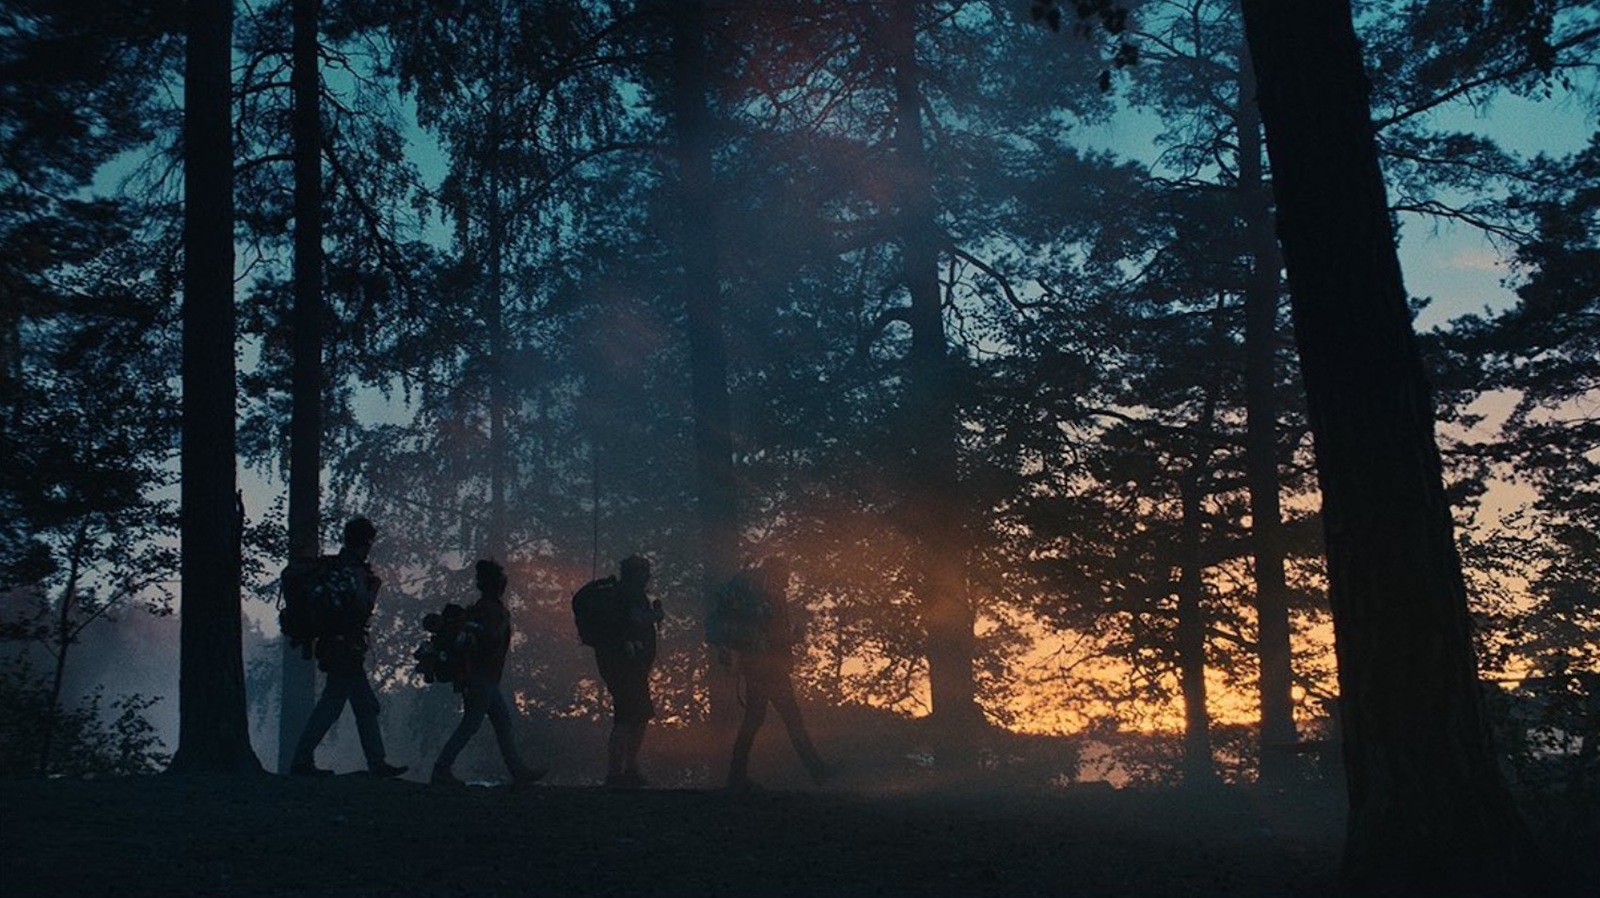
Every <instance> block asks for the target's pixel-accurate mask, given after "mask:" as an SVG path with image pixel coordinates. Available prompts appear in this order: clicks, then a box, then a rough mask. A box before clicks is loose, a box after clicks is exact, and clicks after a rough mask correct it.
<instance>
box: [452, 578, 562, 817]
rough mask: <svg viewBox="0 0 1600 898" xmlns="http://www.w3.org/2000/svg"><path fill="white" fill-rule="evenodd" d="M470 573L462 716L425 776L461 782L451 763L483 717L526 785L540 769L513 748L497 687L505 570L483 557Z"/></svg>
mask: <svg viewBox="0 0 1600 898" xmlns="http://www.w3.org/2000/svg"><path fill="white" fill-rule="evenodd" d="M473 574H474V581H475V583H476V586H477V589H478V600H477V601H476V602H473V603H472V604H471V605H469V606H467V616H466V628H465V633H466V642H467V645H466V651H467V658H468V662H467V663H468V666H467V671H466V675H465V678H464V679H463V680H461V681H460V682H459V683H458V685H459V686H460V687H461V722H460V723H459V724H457V725H456V728H455V731H454V732H453V733H451V734H450V738H449V739H448V740H447V741H446V742H445V744H444V748H443V749H442V750H441V751H440V752H439V758H438V760H436V761H434V762H433V773H432V775H431V776H430V777H429V778H428V781H429V782H430V783H432V784H434V785H436V786H438V785H455V786H459V785H461V780H459V779H457V778H456V776H455V774H454V773H453V772H452V771H451V769H450V768H451V767H452V766H453V765H454V764H455V760H456V757H457V756H458V755H460V754H461V750H462V749H463V748H465V747H466V746H467V743H468V742H469V741H470V740H471V739H472V737H473V735H475V734H476V733H477V732H478V729H479V728H480V727H482V726H483V720H484V718H485V717H487V718H488V719H489V725H490V726H491V727H492V728H493V729H494V738H495V742H496V743H497V744H498V745H499V747H500V758H501V760H503V761H505V765H506V769H507V770H509V771H511V781H512V783H513V785H518V786H522V785H527V784H530V783H534V782H537V781H538V780H539V779H540V778H541V777H543V776H544V774H545V771H544V769H543V768H537V769H535V768H532V767H529V766H528V765H526V764H524V763H523V762H522V756H521V755H520V754H519V753H518V752H517V743H516V738H515V736H516V734H515V732H514V728H513V726H512V716H511V709H510V706H509V705H508V704H506V699H505V695H504V693H502V692H501V691H500V678H501V675H502V674H503V673H504V671H505V666H506V655H507V654H509V652H510V651H511V630H512V628H511V613H510V612H509V611H507V610H506V606H505V592H506V585H507V581H506V572H505V569H504V568H502V567H501V566H500V565H499V564H496V563H495V562H493V561H489V560H482V561H479V562H478V563H477V566H476V567H475V568H474V571H473Z"/></svg>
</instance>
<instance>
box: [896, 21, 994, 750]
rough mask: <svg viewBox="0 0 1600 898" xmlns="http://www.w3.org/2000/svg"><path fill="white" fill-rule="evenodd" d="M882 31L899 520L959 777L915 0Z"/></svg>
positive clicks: (944, 445)
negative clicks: (899, 397)
mask: <svg viewBox="0 0 1600 898" xmlns="http://www.w3.org/2000/svg"><path fill="white" fill-rule="evenodd" d="M883 27H884V29H885V39H886V49H887V50H888V52H889V59H890V64H891V65H892V66H893V70H894V89H895V99H894V103H895V109H894V113H895V137H894V141H895V142H894V149H895V158H896V165H897V166H898V172H897V174H898V193H899V204H898V205H899V208H898V210H897V214H898V215H899V222H898V225H899V233H900V243H901V264H902V265H903V266H904V279H905V284H906V290H907V292H908V293H909V294H910V300H911V307H910V310H909V315H908V318H909V321H910V324H911V372H910V378H909V380H910V386H909V394H908V397H907V401H908V404H909V406H910V408H909V409H908V411H909V412H910V414H909V415H908V416H907V420H908V421H909V422H911V423H910V424H909V430H910V434H909V435H910V437H911V441H910V444H909V446H908V447H907V458H906V465H907V470H906V478H905V484H906V489H907V496H906V505H907V508H906V515H905V519H906V522H907V525H908V526H909V527H910V528H911V533H912V536H913V537H914V539H915V541H916V544H917V546H918V549H919V552H920V554H921V561H922V565H921V568H922V582H921V583H919V584H917V585H916V588H917V592H918V598H919V602H920V605H921V608H922V624H923V627H924V628H925V629H926V631H927V653H928V678H929V685H930V688H931V692H932V698H933V714H932V717H933V721H932V722H933V724H934V730H935V733H936V734H937V735H938V737H939V739H940V741H941V742H942V745H941V746H940V747H941V749H942V752H941V755H940V761H941V763H942V764H944V765H946V766H950V767H955V768H958V769H959V768H968V767H971V766H972V765H973V764H974V763H975V762H976V744H975V738H976V736H977V731H978V724H979V723H980V722H981V720H982V716H981V712H980V711H979V709H978V705H977V700H976V695H975V689H974V686H973V676H972V666H973V657H974V654H975V653H976V640H975V638H974V636H973V624H974V616H973V612H972V606H971V604H970V602H969V601H968V597H967V584H966V553H965V548H964V546H963V545H962V533H963V528H962V526H961V520H962V514H961V513H962V508H961V501H960V498H959V487H960V485H959V483H958V479H957V475H956V451H955V434H954V432H953V429H954V426H955V405H954V390H953V389H952V387H953V384H951V383H950V377H951V373H952V365H951V363H950V358H949V347H948V345H947V341H946V338H945V331H944V311H943V298H942V296H941V294H940V289H939V249H940V243H941V237H940V231H939V225H938V219H937V208H936V205H935V200H934V195H933V183H932V181H933V178H932V172H931V171H929V167H928V160H927V154H926V151H925V150H924V147H923V133H922V112H921V107H922V93H921V91H922V87H921V78H922V73H921V67H920V65H919V63H918V60H917V52H916V33H917V15H916V3H915V2H914V0H901V2H900V4H899V5H898V8H896V9H895V10H894V12H893V14H891V15H889V16H887V17H886V18H885V20H884V22H883Z"/></svg>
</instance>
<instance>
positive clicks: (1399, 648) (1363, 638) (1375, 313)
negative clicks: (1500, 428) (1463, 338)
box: [1244, 0, 1534, 895]
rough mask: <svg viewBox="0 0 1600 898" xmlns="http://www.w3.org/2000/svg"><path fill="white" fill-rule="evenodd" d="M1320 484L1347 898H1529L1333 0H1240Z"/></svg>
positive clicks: (1420, 381)
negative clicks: (1343, 791) (1378, 897)
mask: <svg viewBox="0 0 1600 898" xmlns="http://www.w3.org/2000/svg"><path fill="white" fill-rule="evenodd" d="M1244 14H1245V27H1246V34H1247V39H1248V41H1249V45H1250V51H1251V55H1252V57H1253V58H1254V60H1255V65H1256V73H1257V78H1258V81H1259V85H1258V95H1259V102H1260V108H1261V115H1262V119H1263V121H1264V122H1265V125H1266V134H1267V150H1268V154H1269V156H1270V158H1271V161H1272V171H1273V186H1274V191H1275V194H1276V197H1277V210H1278V235H1279V238H1280V241H1281V243H1282V245H1283V251H1284V257H1285V261H1286V262H1287V266H1288V271H1289V287H1290V295H1291V300H1292V308H1293V313H1294V324H1295V336H1296V340H1297V342H1298V344H1299V349H1300V360H1301V371H1302V377H1303V379H1304V383H1305V389H1306V398H1307V406H1308V413H1309V417H1310V423H1311V428H1312V434H1313V437H1314V439H1315V445H1316V456H1317V473H1318V477H1319V479H1320V482H1321V487H1322V495H1323V528H1324V534H1325V538H1326V541H1327V555H1328V581H1329V588H1330V601H1331V604H1332V608H1333V617H1334V631H1335V648H1336V651H1337V654H1338V660H1339V686H1340V691H1341V695H1342V702H1343V708H1342V724H1343V733H1344V757H1345V767H1346V773H1347V777H1348V791H1349V801H1350V813H1349V823H1348V830H1347V836H1346V843H1345V852H1344V866H1343V875H1344V877H1345V879H1346V882H1347V885H1348V886H1350V887H1351V888H1352V890H1355V891H1359V892H1360V893H1361V894H1396V895H1398V894H1422V893H1427V894H1455V895H1483V894H1497V895H1510V894H1513V893H1516V894H1525V893H1527V891H1528V890H1529V888H1530V882H1529V881H1528V879H1526V878H1525V877H1527V876H1529V875H1530V874H1531V873H1532V871H1533V869H1534V868H1533V866H1532V865H1531V864H1530V859H1531V851H1530V845H1529V842H1528V839H1527V836H1526V834H1525V831H1524V828H1523V824H1522V822H1521V819H1520V817H1519V816H1518V813H1517V811H1516V809H1515V807H1514V806H1513V804H1512V801H1511V798H1510V795H1509V793H1508V791H1507V789H1506V786H1505V783H1504V780H1503V779H1502V776H1501V773H1500V770H1499V768H1498V767H1497V765H1496V761H1495V753H1494V748H1493V746H1492V744H1491V740H1490V735H1489V728H1488V725H1487V723H1486V721H1485V717H1484V707H1483V697H1482V694H1481V692H1480V691H1479V683H1478V678H1477V671H1476V664H1475V659H1474V657H1473V647H1472V640H1471V633H1470V622H1469V619H1468V615H1467V600H1466V589H1465V585H1464V582H1463V579H1462V575H1461V564H1460V559H1459V557H1458V555H1457V553H1456V547H1455V543H1454V539H1453V532H1452V529H1453V528H1452V521H1451V517H1450V508H1449V505H1448V502H1447V500H1446V498H1445V493H1444V485H1443V476H1442V469H1441V464H1440V458H1439V452H1438V448H1437V446H1436V444H1435V442H1434V435H1433V405H1432V397H1431V394H1430V389H1429V386H1428V384H1427V382H1426V379H1425V377H1424V375H1423V370H1422V364H1421V361H1420V358H1419V355H1418V352H1417V348H1416V344H1415V337H1414V334H1413V333H1412V329H1411V321H1410V317H1409V314H1408V308H1407V304H1406V292H1405V288H1404V285H1403V283H1402V279H1401V272H1400V265H1399V260H1398V257H1397V255H1396V252H1395V235H1394V232H1393V228H1392V224H1391V221H1390V218H1389V212H1388V205H1387V199H1386V197H1385V192H1384V183H1383V178H1382V175H1381V173H1380V171H1379V167H1378V154H1377V146H1376V142H1375V140H1374V137H1373V130H1372V123H1371V115H1370V107H1369V104H1368V99H1367V89H1368V87H1367V82H1366V77H1365V74H1364V72H1363V69H1362V60H1361V51H1360V47H1359V45H1358V43H1357V41H1356V36H1355V32H1354V28H1353V25H1352V22H1351V12H1350V7H1349V5H1348V3H1347V2H1333V0H1244Z"/></svg>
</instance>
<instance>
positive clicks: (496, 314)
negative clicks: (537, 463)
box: [483, 28, 511, 561]
mask: <svg viewBox="0 0 1600 898" xmlns="http://www.w3.org/2000/svg"><path fill="white" fill-rule="evenodd" d="M495 43H496V44H502V43H503V41H502V40H501V38H500V31H499V29H498V28H496V31H495ZM489 91H490V100H489V129H488V130H489V134H488V144H489V154H488V155H489V173H488V174H489V177H488V181H489V184H488V194H489V208H488V210H487V218H488V221H487V222H486V225H487V228H486V230H487V235H486V239H487V241H488V244H489V245H488V251H487V253H486V254H485V255H486V264H487V265H488V268H489V270H488V293H487V296H485V297H484V303H483V323H484V330H485V331H486V335H487V337H488V346H487V351H488V353H489V359H488V361H489V364H488V365H487V372H488V377H489V384H488V387H489V390H488V402H489V521H488V532H487V534H486V536H485V540H484V550H483V551H484V553H485V555H487V556H488V557H489V558H494V559H499V560H501V561H504V560H505V559H506V553H507V552H508V551H509V547H510V541H511V535H510V525H509V523H508V521H509V518H508V517H507V512H506V486H507V482H508V481H509V480H510V477H511V471H510V467H511V465H510V452H509V451H508V448H507V447H508V445H509V440H508V436H507V434H506V408H507V405H508V403H509V401H510V400H509V397H508V395H507V394H508V388H507V384H506V358H505V356H506V326H505V242H506V227H505V215H506V210H505V197H504V195H503V190H502V188H503V187H504V182H505V178H504V177H503V175H502V173H501V168H500V148H501V142H502V140H504V134H505V123H504V114H503V111H502V109H501V90H500V87H499V84H498V82H496V81H494V80H492V79H491V81H490V86H489Z"/></svg>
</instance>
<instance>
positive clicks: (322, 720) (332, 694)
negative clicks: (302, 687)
mask: <svg viewBox="0 0 1600 898" xmlns="http://www.w3.org/2000/svg"><path fill="white" fill-rule="evenodd" d="M351 686H352V682H351V677H350V675H349V674H348V673H343V672H339V671H332V672H330V673H329V674H328V675H327V677H326V678H325V679H324V680H323V684H322V695H321V696H319V697H318V698H317V704H316V705H315V706H314V707H313V708H312V709H311V714H310V716H308V717H307V718H306V726H305V729H303V730H301V731H300V741H299V742H298V743H296V744H295V749H294V760H293V761H292V762H291V764H290V767H289V769H290V771H291V772H293V771H296V770H301V771H306V772H309V771H312V770H314V769H315V767H316V755H317V746H318V745H321V744H322V739H323V737H324V736H326V735H328V730H330V729H332V728H333V723H334V721H336V720H338V719H339V715H340V714H342V713H343V712H344V703H345V702H346V701H348V700H349V699H350V689H351Z"/></svg>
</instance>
